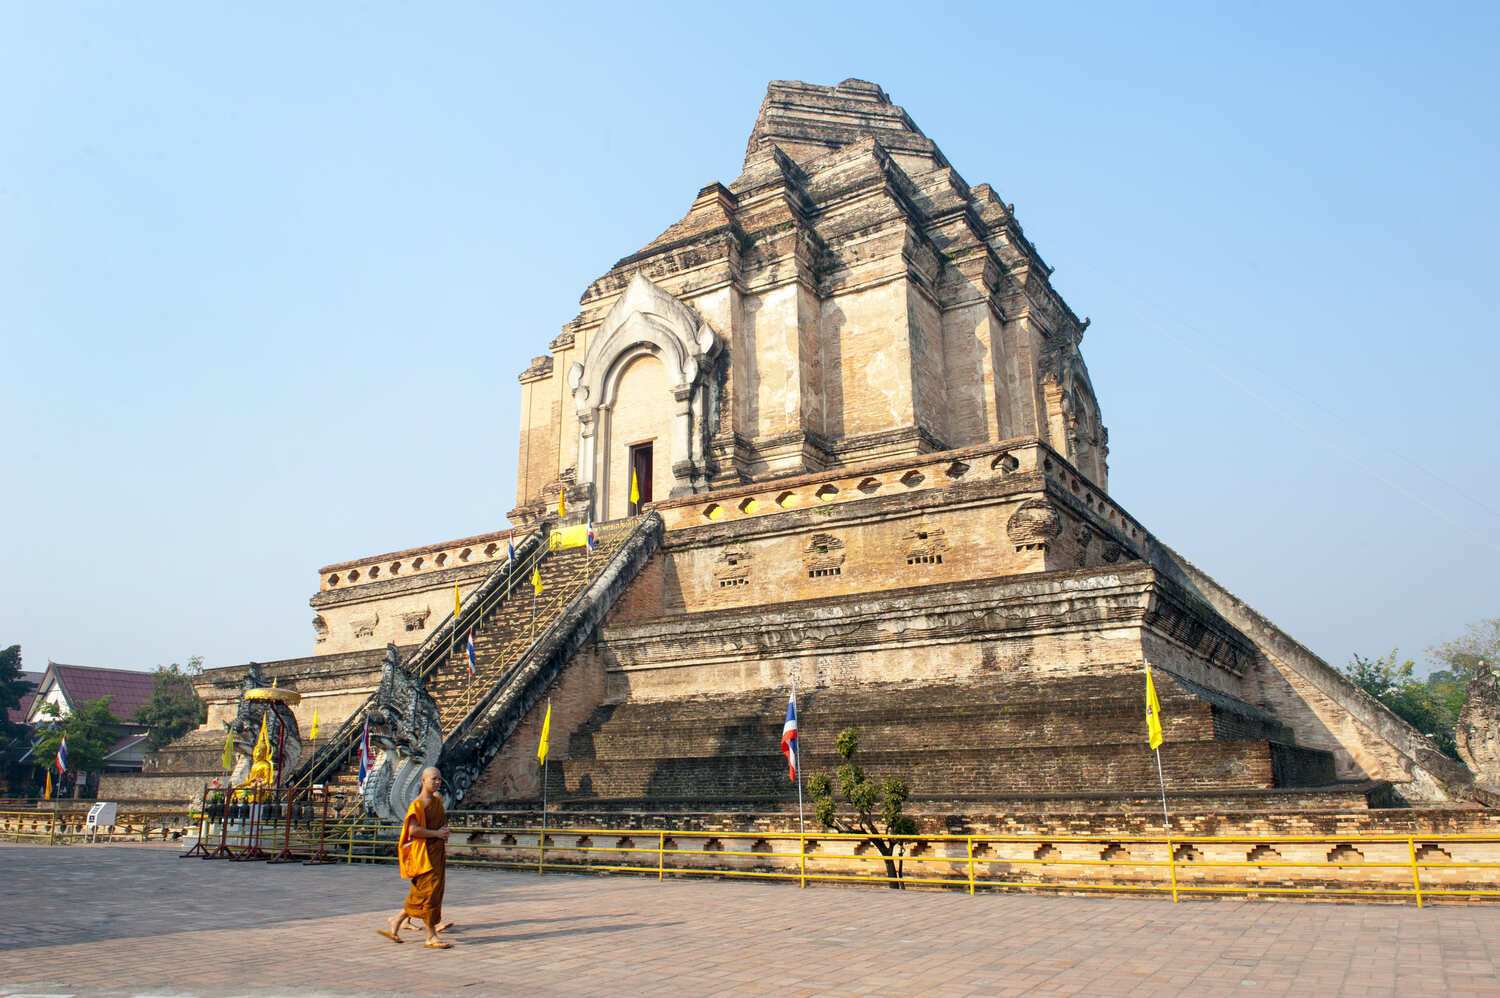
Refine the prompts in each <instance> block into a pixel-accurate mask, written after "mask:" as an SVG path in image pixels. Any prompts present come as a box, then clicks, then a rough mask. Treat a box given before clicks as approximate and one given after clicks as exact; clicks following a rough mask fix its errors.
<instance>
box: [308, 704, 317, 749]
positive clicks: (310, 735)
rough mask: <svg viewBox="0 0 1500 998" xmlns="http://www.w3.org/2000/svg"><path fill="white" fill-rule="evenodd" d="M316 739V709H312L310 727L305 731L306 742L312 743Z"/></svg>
mask: <svg viewBox="0 0 1500 998" xmlns="http://www.w3.org/2000/svg"><path fill="white" fill-rule="evenodd" d="M316 737H318V708H316V707H314V708H313V723H312V727H311V728H309V729H308V730H307V740H308V741H312V740H313V739H314V738H316Z"/></svg>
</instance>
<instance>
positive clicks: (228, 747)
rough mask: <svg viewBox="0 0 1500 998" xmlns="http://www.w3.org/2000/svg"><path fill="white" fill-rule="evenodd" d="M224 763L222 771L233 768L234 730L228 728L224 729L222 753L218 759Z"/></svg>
mask: <svg viewBox="0 0 1500 998" xmlns="http://www.w3.org/2000/svg"><path fill="white" fill-rule="evenodd" d="M219 761H220V762H222V763H223V764H224V772H226V773H227V772H229V771H230V770H231V769H233V768H234V732H233V731H231V730H229V729H228V728H225V729H224V755H223V757H222V758H220V759H219Z"/></svg>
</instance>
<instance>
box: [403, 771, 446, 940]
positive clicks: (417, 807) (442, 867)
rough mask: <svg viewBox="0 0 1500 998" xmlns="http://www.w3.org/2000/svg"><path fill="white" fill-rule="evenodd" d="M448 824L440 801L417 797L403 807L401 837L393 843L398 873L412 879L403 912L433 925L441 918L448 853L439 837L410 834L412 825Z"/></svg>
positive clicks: (431, 826) (431, 827)
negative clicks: (428, 837) (425, 803)
mask: <svg viewBox="0 0 1500 998" xmlns="http://www.w3.org/2000/svg"><path fill="white" fill-rule="evenodd" d="M447 823H448V812H447V811H445V810H444V809H443V802H442V801H441V800H439V799H438V798H436V797H434V798H433V799H432V803H431V804H427V805H425V806H424V805H423V804H422V798H420V797H418V798H417V799H416V800H414V801H412V802H411V807H409V808H407V809H406V820H405V821H403V822H402V823H401V838H400V839H399V840H398V841H397V844H396V858H397V861H398V863H399V864H400V867H401V876H403V877H405V878H407V879H408V880H410V881H411V893H409V894H408V895H407V896H406V905H405V906H404V907H403V909H402V910H403V911H405V912H406V914H408V915H410V916H411V917H412V918H415V919H420V920H421V921H423V922H426V923H427V924H429V925H436V924H438V922H440V921H442V918H443V888H444V886H445V884H446V882H447V874H448V869H447V866H448V853H447V850H446V848H445V847H444V843H443V840H442V839H419V838H417V837H415V836H414V835H412V834H411V829H412V826H413V825H420V826H421V827H423V828H430V829H433V830H437V829H439V828H442V827H443V826H444V825H446V824H447Z"/></svg>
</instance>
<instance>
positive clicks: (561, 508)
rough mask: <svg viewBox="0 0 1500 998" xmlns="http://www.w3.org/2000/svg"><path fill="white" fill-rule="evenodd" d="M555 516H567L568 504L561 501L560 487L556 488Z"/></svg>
mask: <svg viewBox="0 0 1500 998" xmlns="http://www.w3.org/2000/svg"><path fill="white" fill-rule="evenodd" d="M557 515H558V516H567V515H568V504H567V501H566V500H564V499H563V490H562V486H561V485H559V486H558V487H557Z"/></svg>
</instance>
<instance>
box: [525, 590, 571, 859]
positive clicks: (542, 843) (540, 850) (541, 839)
mask: <svg viewBox="0 0 1500 998" xmlns="http://www.w3.org/2000/svg"><path fill="white" fill-rule="evenodd" d="M531 597H532V601H533V607H534V606H535V600H536V593H532V594H531ZM546 716H547V718H548V719H549V720H550V719H551V717H552V698H551V697H548V698H547V714H546ZM551 760H552V746H551V745H548V746H547V754H546V755H544V756H542V828H541V831H540V832H538V833H537V840H536V854H537V871H536V872H537V873H541V872H542V870H543V860H542V857H543V856H545V855H546V853H545V852H544V850H545V849H546V847H547V763H548V762H550V761H551ZM563 776H564V777H566V776H567V774H566V773H564V774H563Z"/></svg>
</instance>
